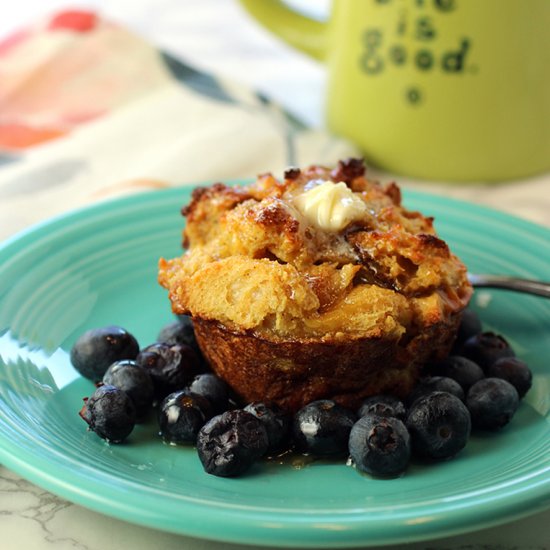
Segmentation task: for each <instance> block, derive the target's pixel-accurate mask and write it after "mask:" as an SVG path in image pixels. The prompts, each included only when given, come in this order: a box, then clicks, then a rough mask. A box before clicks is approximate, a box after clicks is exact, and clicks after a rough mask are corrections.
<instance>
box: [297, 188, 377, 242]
mask: <svg viewBox="0 0 550 550" xmlns="http://www.w3.org/2000/svg"><path fill="white" fill-rule="evenodd" d="M312 184H313V185H312ZM308 187H309V189H308ZM294 204H295V206H296V208H297V209H298V210H299V211H300V213H301V214H302V216H304V217H305V218H306V219H307V220H308V222H309V223H311V224H312V225H316V226H317V227H319V228H320V229H323V230H325V231H340V230H341V229H344V227H346V226H347V225H348V224H350V223H351V222H353V221H355V220H358V219H360V218H362V217H364V215H365V214H366V212H367V210H368V209H367V205H366V204H365V203H364V202H363V201H362V200H361V199H360V198H359V197H358V196H357V195H355V194H354V193H353V191H352V190H351V189H350V188H349V187H348V186H347V185H346V184H345V183H344V182H343V181H341V182H339V183H334V182H332V181H315V182H310V183H309V184H308V185H307V186H306V190H305V191H304V192H303V193H300V194H299V195H296V196H295V197H294Z"/></svg>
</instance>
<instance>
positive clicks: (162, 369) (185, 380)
mask: <svg viewBox="0 0 550 550" xmlns="http://www.w3.org/2000/svg"><path fill="white" fill-rule="evenodd" d="M136 361H137V362H138V363H139V364H140V365H141V366H142V367H144V368H145V369H146V370H147V372H148V373H149V375H150V376H151V379H152V380H153V385H154V388H155V398H156V399H157V400H159V401H160V400H162V399H164V398H165V397H166V396H167V395H168V394H170V393H173V392H175V391H178V390H181V389H183V388H184V387H185V386H186V385H187V384H189V382H190V381H191V380H192V379H193V377H194V376H196V375H197V374H198V373H199V372H200V370H201V363H200V361H199V359H198V357H197V354H196V353H195V352H194V351H193V349H192V348H190V347H189V346H186V345H184V344H162V343H156V344H151V345H150V346H147V347H146V348H144V349H142V350H141V351H140V352H139V355H138V356H137V358H136Z"/></svg>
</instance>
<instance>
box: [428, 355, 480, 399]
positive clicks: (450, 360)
mask: <svg viewBox="0 0 550 550" xmlns="http://www.w3.org/2000/svg"><path fill="white" fill-rule="evenodd" d="M434 372H435V373H437V374H438V375H439V376H446V377H447V378H452V379H453V380H455V381H456V382H458V383H459V384H460V386H461V387H462V389H463V390H464V391H465V392H466V391H468V388H469V387H470V386H471V385H472V384H475V383H476V382H477V381H478V380H481V379H482V378H485V374H484V372H483V369H482V368H481V367H480V366H479V365H478V364H477V363H474V362H473V361H472V360H471V359H468V358H467V357H462V356H460V355H449V357H447V358H445V359H443V361H441V362H439V363H437V365H435V367H434Z"/></svg>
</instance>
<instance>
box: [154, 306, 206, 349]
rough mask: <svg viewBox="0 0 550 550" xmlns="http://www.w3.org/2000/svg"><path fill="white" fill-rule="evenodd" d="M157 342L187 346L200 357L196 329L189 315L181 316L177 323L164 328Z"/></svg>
mask: <svg viewBox="0 0 550 550" xmlns="http://www.w3.org/2000/svg"><path fill="white" fill-rule="evenodd" d="M157 342H159V343H162V344H185V345H186V346H190V347H191V348H193V350H194V351H195V352H196V353H197V355H200V349H199V345H198V344H197V339H196V338H195V329H194V328H193V323H192V321H191V318H190V317H189V316H188V315H181V316H179V317H178V320H177V321H174V322H173V323H169V324H168V325H165V326H164V327H162V329H161V330H160V332H159V333H158V336H157Z"/></svg>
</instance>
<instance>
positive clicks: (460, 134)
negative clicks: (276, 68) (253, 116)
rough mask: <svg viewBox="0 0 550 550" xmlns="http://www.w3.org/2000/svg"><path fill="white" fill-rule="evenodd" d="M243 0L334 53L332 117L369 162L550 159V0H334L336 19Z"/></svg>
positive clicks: (289, 34)
mask: <svg viewBox="0 0 550 550" xmlns="http://www.w3.org/2000/svg"><path fill="white" fill-rule="evenodd" d="M241 3H242V4H243V5H244V6H245V8H246V9H247V10H248V11H249V12H250V13H251V14H252V15H253V16H254V17H255V18H256V19H257V20H258V21H259V22H260V23H262V24H263V25H264V26H265V27H267V28H268V29H269V30H271V31H272V32H274V33H275V34H277V35H278V36H279V37H281V38H282V39H284V40H285V41H287V42H288V43H289V44H291V45H292V46H294V47H296V48H298V49H300V50H302V51H304V52H306V53H308V54H310V55H311V56H313V57H315V58H317V59H319V60H322V61H324V62H326V63H327V66H328V83H327V97H326V104H327V124H328V127H329V128H330V129H331V130H332V131H333V132H334V133H336V134H339V135H341V136H344V137H347V138H349V139H351V140H352V141H354V142H355V143H356V144H357V145H358V146H359V147H361V149H362V150H363V151H364V154H365V156H366V158H367V161H368V162H369V163H371V164H373V165H376V166H378V167H380V168H383V169H385V170H389V171H391V172H394V173H398V174H402V175H406V176H412V177H417V178H423V179H437V180H448V181H473V180H476V181H479V180H483V181H496V180H508V179H516V178H520V177H526V176H530V175H534V174H537V173H540V172H544V171H546V170H548V169H550V0H528V1H526V0H333V3H332V11H331V15H330V18H329V20H328V22H326V23H325V22H320V21H316V20H313V19H310V18H308V17H306V16H304V15H301V14H298V13H296V12H295V11H293V10H292V9H291V8H290V7H288V6H286V5H285V4H284V3H283V2H282V1H280V0H241ZM289 85H291V84H289Z"/></svg>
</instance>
